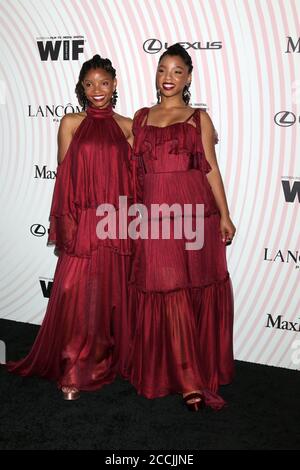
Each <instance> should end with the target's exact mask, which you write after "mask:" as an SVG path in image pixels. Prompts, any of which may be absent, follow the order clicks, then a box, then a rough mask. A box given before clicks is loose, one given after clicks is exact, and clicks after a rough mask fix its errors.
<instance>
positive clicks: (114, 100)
mask: <svg viewBox="0 0 300 470" xmlns="http://www.w3.org/2000/svg"><path fill="white" fill-rule="evenodd" d="M117 99H118V93H117V90H114V92H113V94H112V97H111V100H110V101H111V104H112V107H113V108H114V107H115V106H116V103H117Z"/></svg>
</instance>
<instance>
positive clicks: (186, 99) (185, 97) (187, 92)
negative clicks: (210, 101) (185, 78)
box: [182, 82, 191, 104]
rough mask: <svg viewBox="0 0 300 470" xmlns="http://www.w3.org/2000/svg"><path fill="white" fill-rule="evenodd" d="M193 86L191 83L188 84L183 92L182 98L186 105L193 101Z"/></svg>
mask: <svg viewBox="0 0 300 470" xmlns="http://www.w3.org/2000/svg"><path fill="white" fill-rule="evenodd" d="M190 86H191V82H190V83H187V84H186V85H185V87H184V89H183V92H182V97H183V101H184V102H185V103H186V104H189V101H190V99H191V92H190V90H189V88H190Z"/></svg>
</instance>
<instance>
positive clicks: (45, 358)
mask: <svg viewBox="0 0 300 470" xmlns="http://www.w3.org/2000/svg"><path fill="white" fill-rule="evenodd" d="M115 77H116V72H115V69H114V68H113V67H112V64H111V61H110V60H108V59H103V58H101V57H100V56H99V55H95V56H94V57H93V58H92V59H91V60H88V61H87V62H85V63H84V64H83V66H82V69H81V71H80V75H79V81H78V83H77V86H76V93H77V97H78V100H79V103H80V104H81V105H82V106H83V109H84V111H83V112H80V113H74V114H68V115H66V116H64V118H63V119H62V121H61V124H60V128H59V133H58V161H59V166H58V170H57V178H56V183H55V188H54V194H53V200H52V207H51V213H50V234H49V243H50V244H55V246H56V248H57V250H58V252H59V259H58V263H57V267H56V271H55V276H54V282H53V286H52V291H51V296H50V300H49V303H48V308H47V311H46V315H45V318H44V321H43V324H42V326H41V328H40V331H39V334H38V336H37V339H36V341H35V343H34V345H33V347H32V350H31V351H30V353H29V354H28V356H26V357H25V358H24V359H23V360H21V361H19V362H16V363H9V364H8V368H9V370H10V371H12V372H15V373H17V374H20V375H23V376H28V375H39V376H41V377H46V378H48V379H52V380H55V381H57V383H58V386H59V388H61V389H62V391H63V396H64V398H65V399H69V400H70V399H76V398H78V397H79V393H80V390H95V389H98V388H100V387H101V386H102V385H104V384H107V383H110V382H112V381H113V380H114V378H115V376H116V374H117V373H120V374H124V368H125V360H126V357H127V343H128V331H127V281H128V271H129V259H130V240H129V239H108V238H107V239H105V238H104V237H103V239H99V238H98V236H97V233H96V226H97V223H98V222H99V221H100V220H101V218H99V217H98V216H97V215H96V209H97V207H98V206H99V204H102V203H108V204H112V205H113V206H114V207H115V208H117V209H118V208H119V206H118V201H119V195H124V196H127V197H128V198H130V197H132V194H133V188H131V186H132V183H131V181H132V178H131V176H130V156H131V146H130V144H131V143H132V138H133V136H132V132H131V126H132V121H131V119H127V118H125V117H123V116H120V115H118V114H116V113H115V112H114V111H113V107H114V105H115V103H116V98H117V93H116V86H117V81H116V78H115ZM102 215H104V213H103V214H102Z"/></svg>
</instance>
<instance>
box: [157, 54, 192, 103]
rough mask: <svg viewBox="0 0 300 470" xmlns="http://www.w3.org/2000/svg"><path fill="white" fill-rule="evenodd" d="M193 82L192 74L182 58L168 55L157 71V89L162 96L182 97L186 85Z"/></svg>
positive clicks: (162, 60)
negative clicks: (178, 95)
mask: <svg viewBox="0 0 300 470" xmlns="http://www.w3.org/2000/svg"><path fill="white" fill-rule="evenodd" d="M190 82H191V74H190V73H189V71H188V67H187V65H186V64H185V63H184V61H183V60H182V58H181V57H180V56H176V55H175V56H172V55H166V56H165V57H163V58H162V59H161V61H160V62H159V64H158V67H157V71H156V88H157V89H158V90H159V91H160V93H161V95H162V96H165V97H170V96H175V95H177V94H180V95H181V96H182V92H183V89H184V87H185V85H187V84H189V83H190Z"/></svg>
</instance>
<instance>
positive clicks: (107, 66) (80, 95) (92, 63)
mask: <svg viewBox="0 0 300 470" xmlns="http://www.w3.org/2000/svg"><path fill="white" fill-rule="evenodd" d="M91 69H103V70H105V71H106V72H108V73H109V74H110V75H111V76H112V78H116V69H114V68H113V66H112V63H111V61H110V60H109V59H104V58H103V57H100V55H99V54H96V55H94V56H93V58H92V59H90V60H87V61H86V62H84V64H83V65H82V67H81V70H80V73H79V78H78V82H77V84H76V87H75V93H76V96H77V99H78V101H79V104H80V106H82V108H83V109H84V110H85V109H86V108H87V106H88V100H87V98H86V96H85V93H84V89H83V86H82V82H83V80H84V77H85V76H86V74H87V72H88V71H89V70H91ZM117 98H118V93H117V91H116V90H115V91H114V93H113V96H112V99H111V102H112V106H113V108H114V107H115V106H116V102H117Z"/></svg>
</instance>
